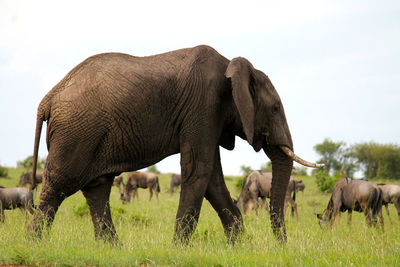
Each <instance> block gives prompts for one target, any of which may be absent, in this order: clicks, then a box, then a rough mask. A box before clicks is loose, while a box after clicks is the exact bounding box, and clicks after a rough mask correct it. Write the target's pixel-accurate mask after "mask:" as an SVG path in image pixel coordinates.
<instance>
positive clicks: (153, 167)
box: [147, 165, 160, 174]
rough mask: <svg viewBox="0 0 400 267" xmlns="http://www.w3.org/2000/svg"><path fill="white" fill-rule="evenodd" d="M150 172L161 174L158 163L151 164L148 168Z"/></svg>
mask: <svg viewBox="0 0 400 267" xmlns="http://www.w3.org/2000/svg"><path fill="white" fill-rule="evenodd" d="M147 171H148V172H152V173H156V174H160V171H159V170H158V169H157V167H156V165H151V166H150V167H148V168H147Z"/></svg>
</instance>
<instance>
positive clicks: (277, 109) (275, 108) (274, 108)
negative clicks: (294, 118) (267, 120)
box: [272, 104, 280, 114]
mask: <svg viewBox="0 0 400 267" xmlns="http://www.w3.org/2000/svg"><path fill="white" fill-rule="evenodd" d="M279 109H280V106H279V104H275V105H274V106H273V108H272V114H276V113H278V112H279Z"/></svg>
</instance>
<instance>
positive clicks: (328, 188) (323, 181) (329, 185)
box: [315, 170, 340, 193]
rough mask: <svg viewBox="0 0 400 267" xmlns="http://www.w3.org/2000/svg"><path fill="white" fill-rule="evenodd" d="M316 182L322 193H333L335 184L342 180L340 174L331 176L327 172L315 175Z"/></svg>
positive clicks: (319, 172) (323, 171) (318, 172)
mask: <svg viewBox="0 0 400 267" xmlns="http://www.w3.org/2000/svg"><path fill="white" fill-rule="evenodd" d="M315 177H316V182H317V186H318V188H319V190H320V191H321V192H327V193H332V192H333V188H334V187H335V184H336V183H337V181H338V180H339V179H340V175H339V174H335V175H333V176H330V175H329V174H328V172H327V171H326V170H320V171H317V172H316V174H315Z"/></svg>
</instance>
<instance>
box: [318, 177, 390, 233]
mask: <svg viewBox="0 0 400 267" xmlns="http://www.w3.org/2000/svg"><path fill="white" fill-rule="evenodd" d="M381 209H382V190H381V189H380V188H379V187H378V186H377V185H376V184H374V183H371V182H368V181H365V180H359V179H351V178H342V179H340V180H339V181H338V182H337V183H336V185H335V188H334V189H333V193H332V196H331V199H330V200H329V203H328V207H327V208H326V210H325V211H324V213H323V214H316V215H317V217H318V219H320V221H319V224H320V225H321V226H323V224H325V223H328V224H329V225H330V226H332V225H333V222H334V221H335V217H336V216H337V215H340V212H345V211H348V217H347V219H348V220H347V222H348V224H349V225H350V223H351V215H352V211H353V210H354V211H358V212H363V213H364V215H365V217H366V220H367V224H368V226H370V225H374V226H376V223H377V215H379V214H380V212H381ZM379 218H380V224H381V227H382V229H383V217H382V216H379Z"/></svg>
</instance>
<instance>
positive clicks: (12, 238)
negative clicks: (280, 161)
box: [0, 169, 400, 266]
mask: <svg viewBox="0 0 400 267" xmlns="http://www.w3.org/2000/svg"><path fill="white" fill-rule="evenodd" d="M22 171H23V170H21V169H9V176H10V177H9V178H7V179H3V178H1V179H0V185H3V186H6V187H12V186H15V185H16V184H17V182H18V179H19V177H20V175H21V173H22ZM297 178H299V179H303V181H304V182H305V184H306V189H305V191H304V193H299V194H298V196H297V199H296V201H297V205H298V211H299V221H298V222H297V221H296V220H295V219H294V218H292V217H291V216H287V218H286V225H287V232H288V242H287V244H286V245H285V246H280V245H279V244H278V243H277V242H276V241H275V239H274V237H273V235H272V231H271V226H270V221H269V216H268V214H267V213H266V212H263V211H261V212H259V216H258V217H257V216H256V215H255V213H254V212H253V213H251V214H250V215H247V216H244V224H245V233H244V234H243V235H242V237H241V238H240V240H239V241H238V242H237V243H236V245H235V246H229V245H227V244H226V242H225V236H224V233H223V228H222V225H221V223H220V221H219V218H218V216H217V215H216V213H215V212H214V210H213V209H212V207H211V206H210V204H209V203H208V202H207V201H205V202H204V204H203V208H202V211H201V215H200V220H199V223H198V225H197V229H196V232H195V234H194V235H193V237H192V239H191V242H190V245H189V246H188V247H179V246H175V245H173V243H172V237H173V230H174V220H175V215H176V211H177V207H178V200H179V194H178V193H175V194H174V195H172V196H171V195H170V194H169V193H167V190H168V188H169V182H170V175H160V182H161V194H160V195H159V199H160V201H159V204H157V201H156V199H155V198H153V200H152V201H151V202H150V203H149V202H148V191H147V190H144V189H140V190H139V198H140V199H139V201H136V200H135V201H134V203H130V204H127V205H123V204H122V203H121V201H120V200H119V195H118V190H117V189H116V188H113V189H112V193H111V200H110V201H111V207H112V214H113V220H114V223H115V226H116V229H117V233H118V236H119V238H120V240H121V243H122V245H121V246H118V247H113V246H110V245H108V244H105V243H103V242H97V241H95V240H94V233H93V226H92V222H91V218H90V215H89V214H88V212H87V210H86V209H85V205H84V204H85V200H84V197H83V196H82V194H81V193H80V192H79V193H76V194H75V195H73V196H71V197H69V198H68V199H66V200H65V201H64V202H63V204H62V205H61V207H60V209H59V210H58V212H57V215H56V219H55V221H54V223H53V226H52V228H51V230H50V232H49V233H48V234H46V235H45V236H44V237H43V239H42V240H41V241H38V242H33V241H30V240H26V239H25V234H26V226H27V223H28V222H29V221H28V222H27V221H25V218H24V216H23V215H22V213H21V212H20V211H18V210H15V211H5V216H6V220H5V223H4V224H2V225H0V264H18V265H32V266H43V265H45V266H137V265H140V266H400V224H399V221H398V218H397V214H396V212H395V209H394V207H393V206H391V207H390V211H391V215H392V219H393V221H394V222H395V223H394V225H390V223H389V222H388V220H387V217H386V214H385V231H384V232H382V231H380V230H378V229H375V228H368V227H367V226H366V224H365V218H364V216H363V215H362V214H360V213H353V222H352V226H351V227H348V226H347V222H346V221H347V220H346V217H347V215H344V216H342V217H343V218H342V220H341V221H339V222H338V223H337V225H336V227H335V228H334V229H332V230H328V229H321V228H320V227H319V225H318V221H317V218H316V217H315V216H314V215H313V213H312V211H313V209H314V208H316V210H317V211H318V212H322V211H323V210H324V209H325V207H326V205H327V203H328V200H329V197H330V195H328V194H323V193H320V192H319V191H318V189H317V187H316V184H315V181H314V178H313V177H297ZM226 182H227V185H228V188H229V189H230V192H231V195H232V196H233V197H237V196H238V195H239V192H237V190H236V189H235V183H236V179H235V178H234V177H233V178H232V177H230V178H227V179H226ZM375 182H378V181H375ZM379 182H383V181H379ZM385 182H390V183H394V182H393V181H385ZM38 197H39V194H38V193H37V194H36V195H35V203H37V200H38Z"/></svg>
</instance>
